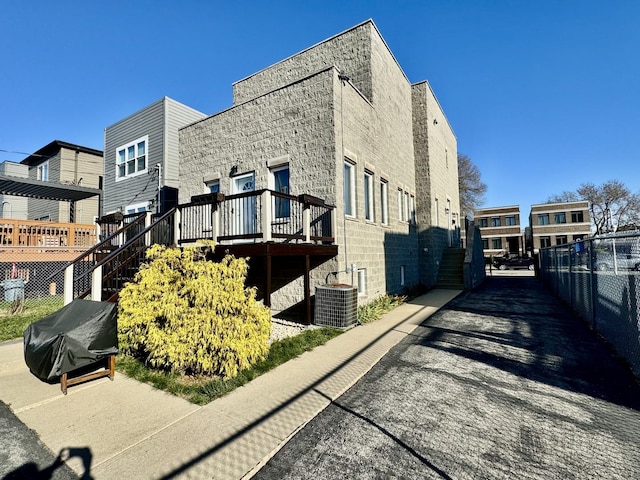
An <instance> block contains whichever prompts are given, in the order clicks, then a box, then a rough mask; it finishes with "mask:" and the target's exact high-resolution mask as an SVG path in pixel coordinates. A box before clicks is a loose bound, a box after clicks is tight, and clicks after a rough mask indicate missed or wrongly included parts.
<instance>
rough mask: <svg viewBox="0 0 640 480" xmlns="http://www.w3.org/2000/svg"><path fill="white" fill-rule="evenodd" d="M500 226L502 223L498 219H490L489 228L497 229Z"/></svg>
mask: <svg viewBox="0 0 640 480" xmlns="http://www.w3.org/2000/svg"><path fill="white" fill-rule="evenodd" d="M501 225H502V222H501V221H500V217H491V226H492V227H499V226H501Z"/></svg>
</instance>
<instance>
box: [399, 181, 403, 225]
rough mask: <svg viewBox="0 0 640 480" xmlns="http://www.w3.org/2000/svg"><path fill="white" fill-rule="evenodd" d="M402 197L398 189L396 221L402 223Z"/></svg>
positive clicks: (400, 190)
mask: <svg viewBox="0 0 640 480" xmlns="http://www.w3.org/2000/svg"><path fill="white" fill-rule="evenodd" d="M403 204H404V197H403V195H402V189H401V188H398V220H399V221H401V222H404V209H403Z"/></svg>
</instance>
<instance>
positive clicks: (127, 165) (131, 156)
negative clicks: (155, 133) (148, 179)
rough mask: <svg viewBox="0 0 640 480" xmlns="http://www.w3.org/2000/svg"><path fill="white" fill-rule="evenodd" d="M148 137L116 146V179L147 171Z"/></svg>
mask: <svg viewBox="0 0 640 480" xmlns="http://www.w3.org/2000/svg"><path fill="white" fill-rule="evenodd" d="M148 144H149V137H143V138H139V139H138V140H136V141H135V142H131V143H128V144H126V145H123V146H121V147H118V148H116V181H118V180H122V179H124V178H128V177H134V176H136V175H140V174H141V173H145V172H146V171H147V163H148V162H147V151H148V150H149V145H148Z"/></svg>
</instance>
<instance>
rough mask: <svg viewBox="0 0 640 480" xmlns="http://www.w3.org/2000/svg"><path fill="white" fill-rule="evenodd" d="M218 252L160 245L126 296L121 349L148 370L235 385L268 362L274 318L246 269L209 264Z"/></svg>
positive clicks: (238, 263) (207, 245)
mask: <svg viewBox="0 0 640 480" xmlns="http://www.w3.org/2000/svg"><path fill="white" fill-rule="evenodd" d="M212 248H213V244H212V243H211V242H203V243H202V244H201V245H200V246H197V247H185V248H184V249H182V250H180V249H178V248H170V247H165V246H162V245H154V246H152V247H151V248H149V250H148V251H147V260H148V262H149V263H146V264H144V265H143V266H142V267H141V268H140V271H139V272H138V273H137V274H136V276H135V279H134V281H132V282H130V283H128V284H127V285H126V286H125V288H124V289H123V290H122V291H121V292H120V300H119V315H118V337H119V341H120V349H121V350H122V351H123V352H124V353H127V354H130V355H133V356H136V357H138V358H142V359H143V360H145V361H146V362H147V363H148V364H149V365H151V366H153V367H157V368H162V369H168V370H172V371H181V372H185V373H190V374H201V373H203V374H216V375H220V376H222V377H224V378H232V377H235V376H236V375H237V374H238V372H239V371H240V370H243V369H245V368H247V367H249V366H251V365H252V364H253V363H255V362H257V361H259V360H262V359H264V358H265V357H266V355H267V353H268V351H269V346H268V340H269V333H270V331H271V313H270V311H269V308H268V307H265V306H263V305H262V304H260V303H259V302H258V301H257V300H256V298H255V290H254V289H251V288H245V279H246V275H247V268H248V266H247V262H246V260H245V259H243V258H235V257H233V256H231V255H227V256H226V257H225V258H224V259H223V260H222V261H220V262H219V263H216V262H213V261H210V260H205V258H204V257H205V256H206V254H207V252H208V251H211V249H212Z"/></svg>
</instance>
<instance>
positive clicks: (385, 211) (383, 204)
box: [380, 179, 389, 225]
mask: <svg viewBox="0 0 640 480" xmlns="http://www.w3.org/2000/svg"><path fill="white" fill-rule="evenodd" d="M380 215H381V218H380V221H381V222H382V224H383V225H388V224H389V183H388V182H387V181H386V180H384V179H380Z"/></svg>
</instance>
